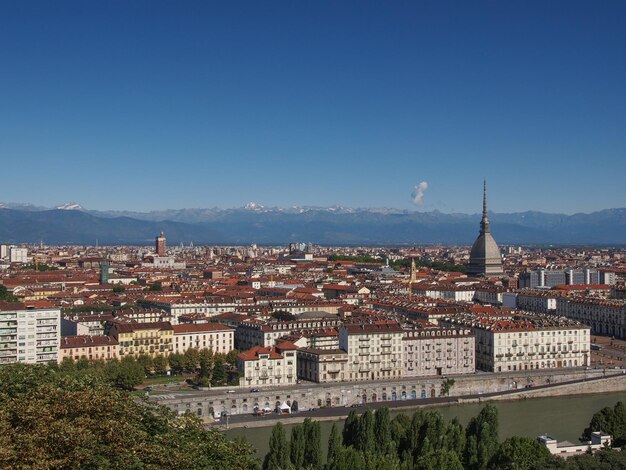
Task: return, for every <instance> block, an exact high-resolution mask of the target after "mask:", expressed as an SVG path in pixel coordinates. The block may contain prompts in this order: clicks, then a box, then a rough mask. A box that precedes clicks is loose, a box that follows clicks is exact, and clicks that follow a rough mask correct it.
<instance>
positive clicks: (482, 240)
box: [468, 183, 503, 275]
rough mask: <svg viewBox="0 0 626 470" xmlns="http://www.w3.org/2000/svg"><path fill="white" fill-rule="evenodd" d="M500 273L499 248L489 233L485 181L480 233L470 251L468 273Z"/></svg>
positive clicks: (500, 259) (500, 258) (500, 257)
mask: <svg viewBox="0 0 626 470" xmlns="http://www.w3.org/2000/svg"><path fill="white" fill-rule="evenodd" d="M502 273H503V271H502V256H501V255H500V248H498V244H497V243H496V241H495V240H494V238H493V236H492V235H491V227H490V224H489V216H488V213H487V185H486V183H485V185H484V188H483V218H482V220H481V221H480V234H479V235H478V238H477V239H476V241H475V242H474V244H473V245H472V249H471V251H470V263H469V266H468V274H471V275H498V274H502Z"/></svg>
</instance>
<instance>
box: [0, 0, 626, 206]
mask: <svg viewBox="0 0 626 470" xmlns="http://www.w3.org/2000/svg"><path fill="white" fill-rule="evenodd" d="M0 13H1V14H0V44H5V45H6V46H4V47H0V60H2V63H3V64H5V65H6V66H5V67H4V70H3V73H2V74H0V102H1V103H2V105H3V110H4V112H3V113H2V115H1V116H0V129H1V130H0V158H1V159H2V161H3V170H4V171H3V173H4V174H5V175H15V177H14V178H5V181H4V182H3V191H2V194H1V195H0V200H2V201H4V202H23V203H31V204H34V205H37V206H47V207H50V206H53V205H56V204H62V203H64V202H69V201H77V202H79V203H80V204H81V205H83V206H84V207H86V208H88V209H92V210H130V211H141V212H146V211H152V210H163V209H168V208H210V207H220V208H229V207H241V206H244V205H245V204H246V203H248V202H251V201H254V202H257V203H260V204H263V205H265V206H268V207H274V206H277V207H291V206H294V205H297V206H320V207H329V206H333V205H340V206H344V207H351V208H370V207H371V208H376V207H389V208H397V209H401V210H417V211H431V210H439V211H441V212H445V213H452V212H459V213H470V214H473V213H476V212H477V209H476V208H477V207H479V206H480V197H481V193H480V189H479V185H480V182H481V181H482V180H483V178H486V179H487V182H488V184H489V190H490V194H492V195H493V196H492V202H491V203H490V209H491V210H493V211H494V212H496V213H504V212H506V213H511V212H524V211H528V210H534V211H542V212H548V213H565V214H572V213H578V212H583V213H589V212H594V211H598V210H602V209H610V208H620V207H626V189H624V185H623V175H624V174H626V158H624V157H625V156H626V135H625V133H624V129H626V87H625V86H624V83H626V62H625V61H624V60H623V58H624V55H625V54H626V28H625V27H624V25H626V5H624V4H622V3H618V2H615V3H611V2H607V3H604V4H603V5H602V6H601V7H598V6H597V5H594V4H592V3H590V2H552V3H550V4H549V5H546V4H544V3H542V2H529V3H526V4H524V5H512V4H488V3H481V4H479V5H471V6H468V5H464V4H456V3H453V2H446V3H439V2H437V3H435V4H433V3H421V4H415V5H411V4H399V3H398V4H392V5H384V6H381V5H374V4H362V3H360V2H359V3H349V2H347V3H342V4H339V5H338V4H333V3H330V2H328V3H316V4H315V5H294V4H289V3H280V2H279V3H272V4H271V5H258V4H255V3H245V2H244V3H240V4H237V5H206V4H203V3H193V2H192V3H189V4H186V5H185V6H182V7H181V6H180V5H173V4H169V3H166V2H150V3H147V2H133V3H132V4H121V3H119V4H115V3H110V4H106V5H104V4H101V5H96V4H83V3H81V2H67V1H66V2H60V3H55V4H54V5H51V4H48V3H46V2H30V3H28V4H27V5H25V4H8V3H7V4H4V5H2V6H1V7H0Z"/></svg>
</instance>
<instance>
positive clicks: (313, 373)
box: [297, 348, 348, 383]
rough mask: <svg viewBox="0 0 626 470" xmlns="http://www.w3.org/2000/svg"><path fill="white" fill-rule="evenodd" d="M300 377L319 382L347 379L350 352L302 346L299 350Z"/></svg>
mask: <svg viewBox="0 0 626 470" xmlns="http://www.w3.org/2000/svg"><path fill="white" fill-rule="evenodd" d="M297 356H298V378H299V379H303V380H309V381H311V382H318V383H334V382H343V381H345V380H346V372H347V370H348V353H347V352H346V351H343V350H341V349H318V348H301V349H298V351H297Z"/></svg>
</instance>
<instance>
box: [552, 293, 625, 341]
mask: <svg viewBox="0 0 626 470" xmlns="http://www.w3.org/2000/svg"><path fill="white" fill-rule="evenodd" d="M556 313H557V315H563V316H565V317H567V318H571V319H573V320H577V321H579V322H582V323H584V324H586V325H589V326H590V327H591V332H592V333H593V334H595V335H606V336H615V337H616V338H619V339H626V300H604V299H593V298H588V297H578V298H565V297H563V298H560V299H558V300H557V303H556Z"/></svg>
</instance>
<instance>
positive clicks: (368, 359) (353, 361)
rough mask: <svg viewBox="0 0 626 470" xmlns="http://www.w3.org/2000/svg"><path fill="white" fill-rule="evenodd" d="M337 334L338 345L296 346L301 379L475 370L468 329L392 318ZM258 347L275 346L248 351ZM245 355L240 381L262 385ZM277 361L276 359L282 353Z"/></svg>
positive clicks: (351, 326) (353, 326)
mask: <svg viewBox="0 0 626 470" xmlns="http://www.w3.org/2000/svg"><path fill="white" fill-rule="evenodd" d="M338 337H339V341H338V344H336V343H331V342H326V343H313V342H311V343H310V345H307V346H306V347H300V348H298V349H297V354H296V366H297V369H296V370H297V376H298V378H299V379H303V380H308V381H312V382H320V383H334V382H349V381H368V380H389V379H391V380H393V379H397V378H400V377H426V376H436V375H440V376H441V375H448V374H464V373H473V372H474V371H475V355H474V347H475V346H474V336H473V334H472V333H471V331H470V329H469V328H456V327H455V328H439V327H436V326H432V325H430V326H426V325H421V326H419V327H414V326H407V327H403V326H401V325H400V324H399V323H397V322H395V321H378V322H369V321H368V322H355V323H348V324H345V325H343V326H341V327H339V331H338ZM282 344H285V343H278V345H277V346H276V348H280V347H281V345H282ZM287 344H290V345H291V344H293V343H287ZM259 350H263V351H266V350H273V349H272V347H267V348H263V347H261V346H256V347H254V348H252V349H251V350H250V351H259ZM249 353H250V352H249V351H248V352H246V353H245V354H246V355H249ZM245 357H246V356H241V355H240V360H241V361H240V364H241V372H242V373H243V375H244V379H245V380H243V381H242V384H246V385H259V384H262V383H261V382H259V381H258V380H257V379H256V376H250V377H249V376H248V375H247V374H248V372H250V371H252V370H253V369H250V366H248V365H247V364H246V359H245ZM249 360H252V359H249ZM254 360H256V359H254ZM265 360H266V361H270V362H271V360H272V358H271V357H266V358H265ZM276 360H277V361H280V358H279V357H277V358H276ZM267 380H269V379H267ZM267 383H269V382H267ZM273 383H276V382H273ZM283 383H284V382H283Z"/></svg>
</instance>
